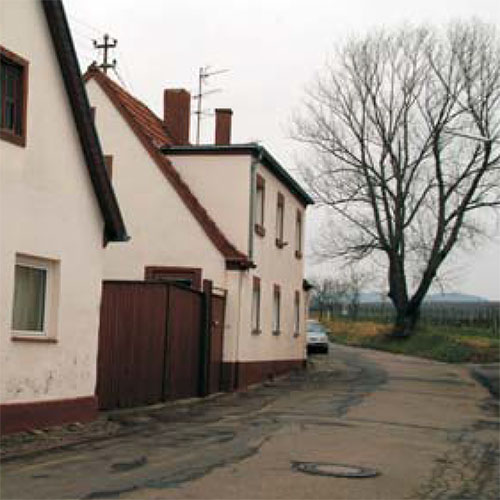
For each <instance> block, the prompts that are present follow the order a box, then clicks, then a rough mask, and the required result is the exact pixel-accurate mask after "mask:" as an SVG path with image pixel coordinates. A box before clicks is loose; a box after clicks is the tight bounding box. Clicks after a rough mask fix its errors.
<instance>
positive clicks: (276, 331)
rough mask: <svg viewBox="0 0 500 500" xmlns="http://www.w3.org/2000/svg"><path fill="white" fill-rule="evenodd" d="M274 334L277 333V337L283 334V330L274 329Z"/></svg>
mask: <svg viewBox="0 0 500 500" xmlns="http://www.w3.org/2000/svg"><path fill="white" fill-rule="evenodd" d="M273 335H275V336H276V337H277V336H278V335H281V330H273Z"/></svg>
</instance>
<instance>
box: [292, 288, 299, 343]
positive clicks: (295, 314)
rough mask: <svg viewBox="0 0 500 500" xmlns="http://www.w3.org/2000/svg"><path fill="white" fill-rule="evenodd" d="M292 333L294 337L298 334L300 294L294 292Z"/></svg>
mask: <svg viewBox="0 0 500 500" xmlns="http://www.w3.org/2000/svg"><path fill="white" fill-rule="evenodd" d="M293 323H294V328H293V331H294V333H295V335H298V334H299V333H300V292H299V291H298V290H297V291H295V300H294V309H293Z"/></svg>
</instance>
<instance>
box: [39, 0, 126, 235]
mask: <svg viewBox="0 0 500 500" xmlns="http://www.w3.org/2000/svg"><path fill="white" fill-rule="evenodd" d="M41 3H42V7H43V11H44V13H45V18H46V20H47V24H48V27H49V31H50V35H51V38H52V42H53V44H54V49H55V52H56V56H57V60H58V62H59V67H60V69H61V74H62V77H63V81H64V86H65V88H66V93H67V95H68V99H69V103H70V107H71V111H72V113H73V118H74V122H75V125H76V129H77V132H78V136H79V139H80V144H81V146H82V150H83V155H84V158H85V163H86V166H87V169H88V171H89V175H90V180H91V182H92V186H93V188H94V192H95V194H96V197H97V202H98V204H99V208H100V210H101V213H102V216H103V219H104V227H105V234H106V238H107V240H108V241H127V240H129V239H130V238H129V236H128V234H127V230H126V227H125V223H124V221H123V218H122V214H121V211H120V207H119V205H118V201H117V199H116V196H115V193H114V191H113V188H112V186H111V182H110V180H109V177H108V174H107V171H106V167H105V165H104V159H103V154H102V150H101V145H100V142H99V138H98V137H97V133H96V131H95V127H94V123H93V120H92V116H91V113H90V107H89V102H88V98H87V94H86V92H85V88H84V86H83V81H82V75H81V72H80V67H79V65H78V59H77V56H76V51H75V47H74V45H73V40H72V38H71V32H70V30H69V26H68V21H67V19H66V14H65V12H64V7H63V5H62V2H61V0H41Z"/></svg>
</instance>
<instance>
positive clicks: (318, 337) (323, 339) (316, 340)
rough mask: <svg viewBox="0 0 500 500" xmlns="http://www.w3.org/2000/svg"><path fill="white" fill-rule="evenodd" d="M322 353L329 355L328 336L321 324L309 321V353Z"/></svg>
mask: <svg viewBox="0 0 500 500" xmlns="http://www.w3.org/2000/svg"><path fill="white" fill-rule="evenodd" d="M311 352H322V353H324V354H328V335H327V334H326V330H325V328H324V327H323V325H322V324H321V323H319V322H318V321H316V320H312V319H310V320H307V353H308V354H309V353H311Z"/></svg>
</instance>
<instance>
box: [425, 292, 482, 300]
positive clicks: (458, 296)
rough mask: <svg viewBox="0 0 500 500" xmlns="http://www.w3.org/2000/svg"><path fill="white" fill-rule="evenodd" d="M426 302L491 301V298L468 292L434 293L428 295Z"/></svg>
mask: <svg viewBox="0 0 500 500" xmlns="http://www.w3.org/2000/svg"><path fill="white" fill-rule="evenodd" d="M426 302H489V300H488V299H485V298H484V297H479V296H477V295H468V294H466V293H434V294H432V295H429V296H427V298H426Z"/></svg>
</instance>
